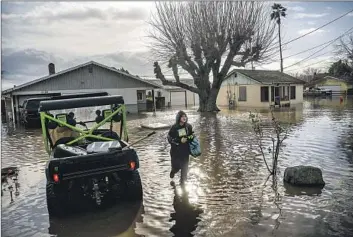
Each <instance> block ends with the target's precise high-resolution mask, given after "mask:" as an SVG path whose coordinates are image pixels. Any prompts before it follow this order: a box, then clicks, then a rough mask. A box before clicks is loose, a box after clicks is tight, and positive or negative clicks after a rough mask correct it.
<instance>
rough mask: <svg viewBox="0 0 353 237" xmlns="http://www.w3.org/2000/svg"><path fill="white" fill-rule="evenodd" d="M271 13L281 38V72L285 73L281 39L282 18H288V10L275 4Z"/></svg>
mask: <svg viewBox="0 0 353 237" xmlns="http://www.w3.org/2000/svg"><path fill="white" fill-rule="evenodd" d="M272 10H273V11H272V13H271V20H276V23H277V25H278V37H279V55H280V60H281V72H283V57H282V39H281V17H286V15H287V14H286V11H287V9H286V8H285V7H283V6H282V5H281V4H277V3H275V4H273V6H272Z"/></svg>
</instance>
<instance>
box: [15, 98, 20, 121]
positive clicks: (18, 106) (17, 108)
mask: <svg viewBox="0 0 353 237" xmlns="http://www.w3.org/2000/svg"><path fill="white" fill-rule="evenodd" d="M15 98H16V121H17V123H18V124H19V123H20V99H19V96H18V95H17V96H15Z"/></svg>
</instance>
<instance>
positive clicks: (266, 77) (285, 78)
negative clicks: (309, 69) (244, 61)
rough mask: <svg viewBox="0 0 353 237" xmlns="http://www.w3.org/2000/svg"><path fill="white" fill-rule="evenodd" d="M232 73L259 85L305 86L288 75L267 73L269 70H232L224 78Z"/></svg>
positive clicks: (277, 72)
mask: <svg viewBox="0 0 353 237" xmlns="http://www.w3.org/2000/svg"><path fill="white" fill-rule="evenodd" d="M234 73H240V74H243V75H245V76H247V77H249V78H251V79H253V80H255V81H257V82H259V83H261V84H273V83H293V84H305V81H302V80H300V79H298V78H295V77H292V76H290V75H288V74H285V73H282V72H280V71H269V70H245V69H234V70H233V71H231V72H230V73H229V74H228V75H227V76H226V78H228V77H230V76H231V75H233V74H234Z"/></svg>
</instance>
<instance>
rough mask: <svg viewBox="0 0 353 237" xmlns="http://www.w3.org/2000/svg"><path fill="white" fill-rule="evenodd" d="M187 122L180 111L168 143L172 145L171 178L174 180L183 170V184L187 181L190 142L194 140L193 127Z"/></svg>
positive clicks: (181, 179) (184, 115)
mask: <svg viewBox="0 0 353 237" xmlns="http://www.w3.org/2000/svg"><path fill="white" fill-rule="evenodd" d="M187 121H188V119H187V116H186V114H185V113H184V112H183V111H179V112H178V114H177V116H176V120H175V124H174V125H173V126H172V127H171V129H170V130H169V133H168V142H169V143H170V144H171V149H170V156H171V163H172V164H171V165H172V170H171V172H170V178H171V179H173V178H174V175H175V174H176V173H177V172H179V170H181V178H180V183H181V184H183V183H184V182H185V181H186V179H187V173H188V168H189V154H190V148H189V142H190V141H192V140H193V135H192V134H193V131H192V126H191V125H190V124H188V123H187Z"/></svg>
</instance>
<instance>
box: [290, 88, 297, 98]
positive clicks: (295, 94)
mask: <svg viewBox="0 0 353 237" xmlns="http://www.w3.org/2000/svg"><path fill="white" fill-rule="evenodd" d="M292 88H294V93H292V92H293V90H292ZM296 98H297V86H290V100H296Z"/></svg>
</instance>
